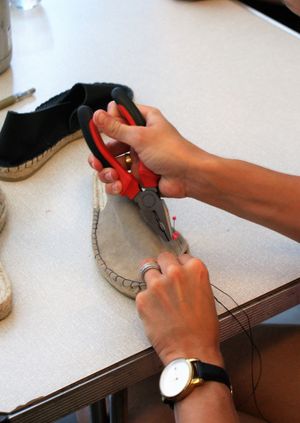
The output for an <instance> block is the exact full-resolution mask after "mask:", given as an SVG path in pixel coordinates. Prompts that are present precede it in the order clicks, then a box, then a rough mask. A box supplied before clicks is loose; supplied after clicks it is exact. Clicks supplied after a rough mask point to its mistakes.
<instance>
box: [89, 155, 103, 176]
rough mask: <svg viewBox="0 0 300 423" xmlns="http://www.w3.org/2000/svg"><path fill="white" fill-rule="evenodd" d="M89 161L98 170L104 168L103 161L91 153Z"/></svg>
mask: <svg viewBox="0 0 300 423" xmlns="http://www.w3.org/2000/svg"><path fill="white" fill-rule="evenodd" d="M88 163H89V165H90V166H91V167H92V168H93V169H95V170H97V171H98V172H100V171H101V170H102V169H103V166H102V164H101V162H100V161H99V160H98V159H97V158H96V157H95V156H94V155H93V154H90V155H89V157H88Z"/></svg>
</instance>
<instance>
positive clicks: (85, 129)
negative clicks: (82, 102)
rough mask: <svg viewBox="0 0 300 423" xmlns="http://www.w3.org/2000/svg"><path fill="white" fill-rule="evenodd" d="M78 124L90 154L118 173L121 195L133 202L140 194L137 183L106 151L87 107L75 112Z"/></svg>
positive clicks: (81, 107)
mask: <svg viewBox="0 0 300 423" xmlns="http://www.w3.org/2000/svg"><path fill="white" fill-rule="evenodd" d="M77 115H78V120H79V124H80V127H81V130H82V133H83V136H84V139H85V141H86V143H87V145H88V146H89V148H90V150H91V152H92V153H93V154H94V156H95V157H96V158H97V159H98V160H99V161H100V163H101V164H102V166H103V167H113V168H114V169H116V171H117V172H118V175H119V178H120V181H121V183H122V191H121V195H125V196H127V197H128V198H130V200H133V199H134V198H135V197H136V195H137V194H138V193H139V192H140V187H139V183H138V181H137V180H136V179H135V177H134V176H133V175H131V174H130V173H128V172H127V171H126V170H125V169H124V168H123V167H122V166H121V165H120V163H119V162H118V160H116V159H115V157H114V156H113V155H112V154H111V153H110V151H109V150H108V149H107V147H106V145H105V144H104V142H103V139H102V137H101V135H100V134H99V132H98V129H97V128H96V126H95V124H94V122H93V111H92V109H91V108H90V107H88V106H80V107H79V108H78V110H77Z"/></svg>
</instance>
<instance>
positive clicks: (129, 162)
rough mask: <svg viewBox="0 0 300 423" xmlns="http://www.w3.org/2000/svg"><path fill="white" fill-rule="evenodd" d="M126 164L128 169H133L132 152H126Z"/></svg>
mask: <svg viewBox="0 0 300 423" xmlns="http://www.w3.org/2000/svg"><path fill="white" fill-rule="evenodd" d="M125 165H126V169H127V170H128V171H130V170H131V165H132V158H131V155H130V153H126V154H125Z"/></svg>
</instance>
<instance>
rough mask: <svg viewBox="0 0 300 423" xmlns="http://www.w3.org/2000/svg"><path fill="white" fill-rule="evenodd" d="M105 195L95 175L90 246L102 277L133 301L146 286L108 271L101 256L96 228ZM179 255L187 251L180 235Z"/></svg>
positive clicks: (138, 281)
mask: <svg viewBox="0 0 300 423" xmlns="http://www.w3.org/2000/svg"><path fill="white" fill-rule="evenodd" d="M106 199H107V195H106V192H105V189H104V185H103V184H102V183H101V182H100V181H99V179H98V176H97V173H95V175H94V197H93V225H92V245H93V252H94V256H95V259H96V263H97V266H98V269H99V271H100V273H101V274H102V276H104V277H105V279H106V280H107V281H108V282H109V283H110V284H111V285H112V286H113V287H114V288H116V289H117V290H118V291H119V292H121V293H122V294H124V295H126V296H127V297H130V298H133V299H135V297H136V296H137V294H138V293H139V292H140V291H143V290H144V289H145V288H146V284H145V282H143V281H140V280H130V279H125V278H124V277H122V276H121V275H118V274H117V273H115V272H114V271H113V270H112V269H110V268H109V267H108V266H107V264H106V263H105V261H104V260H103V258H102V256H101V252H100V249H99V244H98V239H97V228H98V222H99V215H100V213H101V211H102V210H103V209H104V207H105V205H106ZM180 243H181V251H182V252H181V254H184V253H187V252H188V251H189V247H188V244H187V242H186V240H185V239H184V238H183V237H182V236H181V235H180Z"/></svg>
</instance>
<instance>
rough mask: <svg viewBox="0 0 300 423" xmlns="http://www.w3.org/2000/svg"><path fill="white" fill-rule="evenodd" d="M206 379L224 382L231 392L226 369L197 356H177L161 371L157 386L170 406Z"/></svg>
mask: <svg viewBox="0 0 300 423" xmlns="http://www.w3.org/2000/svg"><path fill="white" fill-rule="evenodd" d="M206 381H214V382H220V383H224V384H225V385H226V386H227V387H228V388H229V389H230V392H231V384H230V380H229V377H228V375H227V373H226V371H225V370H224V369H223V368H222V367H219V366H216V365H214V364H209V363H204V362H203V361H200V360H198V359H197V358H177V359H176V360H173V361H171V362H170V363H169V364H168V365H167V366H166V367H165V368H164V370H163V371H162V373H161V376H160V380H159V388H160V393H161V396H162V400H163V402H164V403H166V404H169V405H171V406H173V405H174V402H176V401H180V400H182V399H183V398H185V397H186V396H187V395H188V394H189V393H190V392H192V390H193V389H194V388H195V387H196V386H200V385H202V384H203V383H204V382H206Z"/></svg>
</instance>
